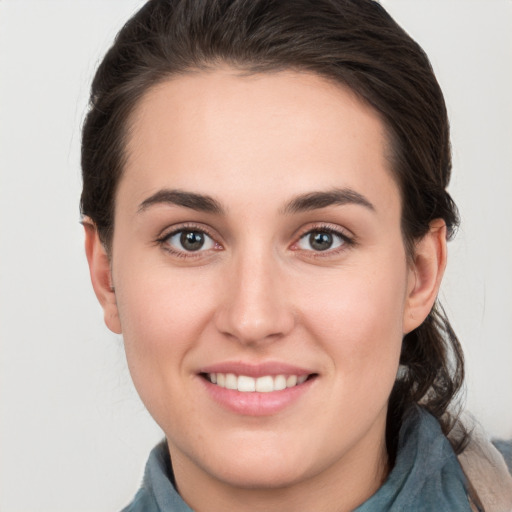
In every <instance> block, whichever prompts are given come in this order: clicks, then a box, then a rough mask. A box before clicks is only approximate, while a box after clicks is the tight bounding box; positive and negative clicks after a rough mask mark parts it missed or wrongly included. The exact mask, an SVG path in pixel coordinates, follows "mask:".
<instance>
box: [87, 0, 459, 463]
mask: <svg viewBox="0 0 512 512" xmlns="http://www.w3.org/2000/svg"><path fill="white" fill-rule="evenodd" d="M219 65H229V66H232V67H233V68H235V69H238V70H239V71H240V72H241V73H244V74H251V73H266V72H276V71H279V70H285V69H287V70H290V69H292V70H298V71H306V72H312V73H316V74H318V75H320V76H323V77H325V78H327V79H329V80H332V81H334V82H336V83H338V84H340V85H342V86H345V87H349V88H350V89H351V90H352V91H354V92H355V93H356V94H357V95H358V96H359V98H361V99H362V100H363V101H364V102H366V103H367V104H369V105H371V106H372V107H373V108H374V109H375V110H376V111H377V112H379V113H380V115H381V118H382V119H383V122H384V123H385V126H386V128H387V133H388V138H389V146H390V155H389V158H390V161H391V168H392V171H393V174H394V177H395V180H396V182H397V184H398V186H399V189H400V192H401V198H402V233H403V237H404V243H405V245H406V249H407V251H408V254H409V255H411V254H413V252H414V242H415V241H416V240H418V239H420V238H421V237H422V236H424V235H425V234H426V233H427V232H428V230H429V224H430V222H431V221H432V220H434V219H438V218H441V219H443V220H444V221H445V223H446V225H447V228H448V234H449V236H451V235H452V234H453V232H454V230H455V229H456V227H457V225H458V215H457V209H456V207H455V205H454V203H453V201H452V199H451V197H450V196H449V194H448V193H447V191H446V187H447V185H448V182H449V179H450V172H451V152H450V139H449V125H448V118H447V113H446V106H445V103H444V99H443V95H442V92H441V89H440V87H439V84H438V83H437V80H436V78H435V76H434V73H433V71H432V68H431V66H430V63H429V60H428V58H427V56H426V55H425V53H424V52H423V50H422V49H421V48H420V47H419V45H418V44H417V43H416V42H415V41H413V40H412V39H411V38H410V37H409V36H408V35H407V33H406V32H405V31H404V30H403V29H402V28H401V27H399V26H398V25H397V24H396V22H395V21H394V20H393V19H392V18H391V17H390V16H389V14H388V13H387V12H386V11H385V10H384V9H383V7H382V6H381V5H380V4H379V3H377V2H376V1H374V0H150V1H148V2H147V3H146V4H145V5H144V6H143V7H142V8H141V9H140V10H139V11H138V12H137V13H136V14H135V15H134V16H133V17H132V18H131V19H130V20H129V21H128V22H127V23H126V24H125V25H124V27H123V28H122V29H121V31H120V32H119V34H118V35H117V37H116V39H115V42H114V44H113V46H112V47H111V48H110V50H109V51H108V53H107V54H106V56H105V58H104V59H103V61H102V62H101V64H100V66H99V68H98V70H97V72H96V75H95V77H94V80H93V84H92V90H91V97H90V109H89V111H88V113H87V116H86V119H85V122H84V126H83V137H82V173H83V191H82V196H81V211H82V214H83V215H84V216H85V217H87V218H89V219H90V220H91V221H92V222H93V223H94V225H95V226H96V229H97V230H98V233H99V236H100V238H101V240H102V242H103V243H104V245H105V246H106V248H107V250H110V247H111V243H112V234H113V230H114V208H115V193H116V187H117V184H118V183H119V180H120V179H121V176H122V172H123V166H124V162H125V156H126V154H125V145H126V144H125V142H126V139H127V134H128V131H129V121H130V115H131V113H132V112H133V110H134V108H135V106H136V105H137V103H138V101H139V100H140V99H141V97H142V96H143V95H144V94H145V93H147V91H148V90H149V89H150V88H151V87H153V86H155V85H156V84H158V83H160V82H162V81H163V80H166V79H169V78H170V77H172V76H173V75H177V74H180V73H184V72H187V71H190V70H203V69H204V70H207V69H214V68H215V67H217V66H219ZM401 364H402V365H403V367H404V368H405V369H404V371H403V372H401V373H400V375H401V376H400V377H399V379H398V380H397V382H396V384H395V387H394V389H393V392H392V394H391V397H390V404H389V412H388V428H387V444H388V451H389V452H390V456H391V457H393V454H394V453H395V448H396V440H397V433H398V427H399V425H400V423H401V419H402V416H403V414H404V412H405V411H406V410H407V408H408V406H409V405H411V404H412V403H420V404H422V405H423V406H424V407H425V408H426V409H428V410H429V411H430V412H432V413H433V414H434V415H435V416H436V417H437V418H438V419H439V420H440V421H441V424H442V426H443V429H444V430H445V432H447V431H448V430H449V429H450V428H451V425H450V422H449V420H447V417H446V415H445V414H444V413H445V412H446V411H447V408H448V406H449V404H450V402H451V401H452V399H453V398H454V396H455V395H456V394H457V392H458V391H459V389H460V388H461V386H462V382H463V376H464V370H463V368H464V364H463V356H462V350H461V347H460V344H459V342H458V340H457V338H456V336H455V334H454V332H453V330H452V328H451V326H450V324H449V322H448V320H447V318H446V316H445V314H444V312H443V310H442V308H440V306H439V305H438V304H436V306H434V308H433V310H432V311H431V313H430V315H429V316H428V318H427V319H426V320H425V322H424V323H423V324H422V325H421V326H419V327H418V328H417V329H415V330H414V331H412V332H411V333H409V334H407V335H406V336H405V337H404V340H403V348H402V355H401Z"/></svg>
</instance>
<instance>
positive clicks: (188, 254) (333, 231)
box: [155, 224, 357, 258]
mask: <svg viewBox="0 0 512 512" xmlns="http://www.w3.org/2000/svg"><path fill="white" fill-rule="evenodd" d="M184 232H185V233H186V232H195V233H201V234H203V235H205V236H207V237H208V238H210V239H211V240H212V241H213V243H214V247H213V249H207V250H197V251H185V250H183V251H181V250H176V249H174V248H173V247H172V246H171V245H170V244H169V239H170V238H172V237H173V236H176V235H178V234H180V233H184ZM312 233H328V234H330V235H334V236H335V237H338V238H339V239H340V240H341V241H342V243H341V245H340V246H339V247H336V248H334V249H326V250H325V251H315V250H303V249H300V248H295V247H296V246H297V245H298V244H299V242H300V241H301V240H303V239H304V238H306V237H307V236H310V235H311V234H312ZM155 243H156V244H157V245H159V246H161V247H162V248H163V249H164V250H165V251H167V252H169V253H171V254H172V255H173V256H177V257H178V258H198V257H199V258H200V257H202V256H204V253H205V252H207V251H210V250H215V251H218V250H222V249H223V247H222V245H221V244H219V243H218V242H216V241H215V237H214V236H213V235H212V234H211V233H210V232H209V231H208V230H207V229H205V228H204V227H203V226H198V225H195V224H184V225H182V226H180V227H179V228H176V229H173V230H172V231H170V232H165V233H164V234H163V235H161V236H159V237H158V238H157V239H156V240H155ZM356 244H357V242H356V240H355V238H353V237H351V236H349V235H347V233H346V232H345V231H344V230H343V229H340V228H333V227H332V226H329V225H326V224H319V225H316V226H313V227H310V228H309V229H308V230H307V231H304V232H303V233H302V234H301V235H300V236H299V237H298V239H297V241H295V242H294V243H293V244H292V245H291V247H290V248H291V249H292V250H293V251H301V252H303V253H310V254H308V256H309V257H313V258H326V257H329V256H334V255H337V254H339V253H341V252H343V251H346V250H348V249H350V248H352V247H354V246H355V245H356Z"/></svg>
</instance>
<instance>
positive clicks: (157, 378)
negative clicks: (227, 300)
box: [116, 266, 215, 409]
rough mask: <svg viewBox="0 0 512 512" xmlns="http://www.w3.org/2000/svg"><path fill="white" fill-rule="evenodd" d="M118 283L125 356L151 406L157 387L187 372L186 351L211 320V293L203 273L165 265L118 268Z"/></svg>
mask: <svg viewBox="0 0 512 512" xmlns="http://www.w3.org/2000/svg"><path fill="white" fill-rule="evenodd" d="M119 270H120V271H119V272H118V281H119V283H120V285H119V286H116V297H117V302H118V309H119V317H120V320H121V326H122V332H123V339H124V345H125V351H126V358H127V361H128V366H129V368H130V373H131V375H132V378H133V381H134V384H135V386H136V388H137V390H138V391H139V394H141V397H142V399H143V401H144V402H145V403H146V405H147V406H148V408H149V409H151V402H153V401H154V400H155V399H156V400H158V394H159V393H158V390H159V389H175V387H174V386H172V383H173V382H174V381H176V382H177V381H178V379H180V378H182V377H183V376H184V375H186V374H187V367H186V362H187V354H188V353H189V352H191V351H193V350H194V348H195V346H196V345H197V344H198V343H199V340H200V338H201V332H202V331H203V330H204V328H205V324H207V323H208V321H209V319H210V318H211V314H212V310H213V306H214V304H215V300H214V297H213V296H212V294H209V293H208V291H207V290H209V289H212V288H213V286H209V285H208V278H205V276H197V275H195V276H191V275H190V276H189V275H188V274H187V273H186V272H173V271H172V270H171V269H169V268H168V267H167V268H165V267H158V266H152V267H151V268H140V267H139V270H138V271H137V273H133V272H130V271H129V269H126V270H127V271H126V272H123V271H122V269H119Z"/></svg>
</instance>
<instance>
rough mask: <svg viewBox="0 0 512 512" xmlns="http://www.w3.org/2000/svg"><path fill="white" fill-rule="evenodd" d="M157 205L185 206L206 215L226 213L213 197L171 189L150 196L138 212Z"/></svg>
mask: <svg viewBox="0 0 512 512" xmlns="http://www.w3.org/2000/svg"><path fill="white" fill-rule="evenodd" d="M157 204H171V205H176V206H184V207H185V208H190V209H191V210H196V211H199V212H205V213H216V214H222V213H224V209H223V208H222V206H221V204H220V203H219V202H218V201H216V200H215V199H213V197H210V196H206V195H203V194H194V193H193V192H184V191H182V190H171V189H162V190H159V191H158V192H156V193H155V194H153V195H152V196H149V197H148V198H147V199H145V200H144V201H142V203H141V204H140V205H139V209H138V212H139V213H141V212H143V211H145V210H147V209H148V208H149V207H151V206H154V205H157Z"/></svg>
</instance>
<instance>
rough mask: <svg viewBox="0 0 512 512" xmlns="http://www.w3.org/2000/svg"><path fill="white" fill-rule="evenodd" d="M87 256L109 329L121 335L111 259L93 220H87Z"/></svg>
mask: <svg viewBox="0 0 512 512" xmlns="http://www.w3.org/2000/svg"><path fill="white" fill-rule="evenodd" d="M83 226H84V228H85V254H86V255H87V261H88V263H89V272H90V274H91V282H92V287H93V288H94V293H95V294H96V297H97V298H98V300H99V302H100V304H101V307H102V308H103V314H104V318H105V324H106V325H107V327H108V328H109V329H110V330H111V331H112V332H115V333H116V334H121V322H120V321H119V313H118V310H117V302H116V294H115V290H114V286H113V283H112V271H111V267H110V258H109V256H108V254H107V251H106V249H105V247H104V245H103V243H102V242H101V240H100V237H99V235H98V230H97V229H96V226H95V225H94V223H93V222H92V221H91V220H88V219H85V220H84V222H83Z"/></svg>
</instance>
